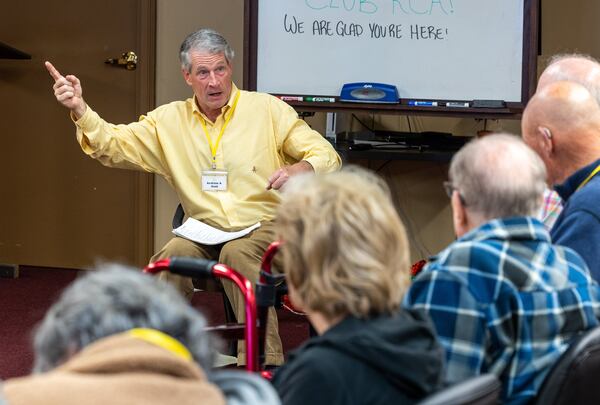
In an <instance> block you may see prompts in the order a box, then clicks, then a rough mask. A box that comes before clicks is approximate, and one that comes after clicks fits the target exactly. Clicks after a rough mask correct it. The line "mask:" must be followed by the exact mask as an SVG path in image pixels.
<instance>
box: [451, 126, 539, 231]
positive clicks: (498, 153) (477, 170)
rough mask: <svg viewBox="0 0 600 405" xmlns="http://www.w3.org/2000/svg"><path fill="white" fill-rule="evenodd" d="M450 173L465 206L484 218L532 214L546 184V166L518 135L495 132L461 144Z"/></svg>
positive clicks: (535, 211) (535, 210)
mask: <svg viewBox="0 0 600 405" xmlns="http://www.w3.org/2000/svg"><path fill="white" fill-rule="evenodd" d="M449 177H450V180H451V182H452V184H453V186H454V187H455V188H456V189H457V190H458V192H459V193H460V195H461V197H462V198H463V200H464V203H465V206H466V207H467V209H469V210H472V211H473V212H476V213H479V214H480V215H482V216H483V217H484V219H485V220H491V219H495V218H507V217H513V216H534V215H536V213H537V211H538V210H539V208H540V206H541V203H542V197H543V194H544V189H545V188H546V167H545V166H544V163H543V162H542V160H541V159H540V157H539V156H538V155H537V154H536V153H535V152H534V151H533V150H532V149H530V148H529V147H528V146H527V145H526V144H525V143H524V142H523V141H522V140H521V138H519V137H517V136H515V135H511V134H494V135H488V136H485V137H483V138H480V139H475V140H473V141H471V142H469V143H468V144H467V145H466V146H464V147H463V148H462V149H461V150H460V151H458V153H457V154H456V155H454V157H453V158H452V162H451V163H450V170H449Z"/></svg>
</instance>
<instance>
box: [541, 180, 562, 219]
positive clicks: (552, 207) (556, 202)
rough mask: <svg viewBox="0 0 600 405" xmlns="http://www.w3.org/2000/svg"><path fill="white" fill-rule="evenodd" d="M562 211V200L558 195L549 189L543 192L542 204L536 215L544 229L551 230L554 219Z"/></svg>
mask: <svg viewBox="0 0 600 405" xmlns="http://www.w3.org/2000/svg"><path fill="white" fill-rule="evenodd" d="M562 210H563V204H562V199H561V198H560V196H559V195H558V193H557V192H556V191H554V190H551V189H549V188H547V189H545V190H544V203H543V204H542V208H541V209H540V212H539V214H538V216H537V217H538V219H539V220H540V221H542V222H543V223H544V225H546V229H552V226H554V223H555V222H556V219H557V218H558V216H559V215H560V213H561V212H562Z"/></svg>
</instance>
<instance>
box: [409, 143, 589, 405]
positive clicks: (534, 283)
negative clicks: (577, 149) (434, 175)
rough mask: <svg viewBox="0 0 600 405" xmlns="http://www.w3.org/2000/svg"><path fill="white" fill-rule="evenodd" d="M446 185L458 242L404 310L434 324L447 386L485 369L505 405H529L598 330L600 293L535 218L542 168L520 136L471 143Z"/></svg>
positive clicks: (425, 275) (431, 268)
mask: <svg viewBox="0 0 600 405" xmlns="http://www.w3.org/2000/svg"><path fill="white" fill-rule="evenodd" d="M449 178H450V181H449V182H448V183H447V184H446V187H447V191H448V194H449V195H450V198H451V203H452V212H453V220H454V229H455V231H456V234H457V236H458V239H457V240H456V241H455V242H453V243H452V244H451V245H450V246H448V247H447V248H446V249H445V250H444V251H442V252H441V253H439V254H438V255H437V256H436V257H435V258H433V259H432V261H431V262H430V263H429V265H428V266H427V267H426V268H425V269H424V270H423V271H422V272H421V274H419V276H417V278H416V279H415V281H414V283H413V285H412V286H411V288H410V289H409V291H408V293H407V295H406V298H405V306H406V307H409V308H418V309H422V310H424V311H425V312H427V313H428V314H429V316H430V317H431V319H432V320H433V324H434V326H435V329H436V332H437V335H438V337H439V338H440V342H441V343H442V346H444V348H445V349H446V380H447V381H448V382H450V383H454V382H458V381H461V380H464V379H466V378H468V377H471V376H475V375H478V374H482V373H490V372H491V373H494V374H496V375H497V376H498V377H499V378H500V379H501V381H502V383H503V384H502V402H503V403H509V404H524V403H527V402H528V401H529V400H531V399H532V398H533V397H535V395H536V393H537V391H538V389H539V387H540V386H541V383H542V381H543V379H544V377H545V376H546V374H547V373H548V371H549V370H550V368H551V367H552V365H553V364H554V362H555V361H556V360H557V359H558V358H559V357H560V355H561V354H562V353H563V352H564V351H565V349H566V348H567V346H568V344H569V342H570V340H571V338H572V337H573V336H575V335H577V334H578V333H579V332H580V331H582V330H585V329H588V328H591V327H594V326H596V325H598V320H597V316H598V314H599V313H600V312H599V309H600V303H599V292H598V286H597V285H596V284H595V283H594V281H593V280H592V278H591V276H590V274H589V271H588V269H587V267H586V265H585V263H584V261H583V259H582V258H581V257H580V256H579V255H578V254H577V253H575V251H573V250H571V249H569V248H565V247H560V246H555V245H553V244H552V243H551V241H550V235H549V234H548V231H547V230H546V228H545V227H544V225H543V224H542V223H541V222H540V221H538V220H537V219H536V218H535V217H534V216H535V214H536V213H537V211H538V210H539V207H540V204H541V202H542V193H543V191H544V188H545V183H546V170H545V167H544V163H543V162H542V160H541V159H540V158H539V157H538V156H537V155H536V154H535V152H534V151H532V150H531V149H530V148H528V147H527V146H526V145H525V143H524V142H523V141H522V140H521V139H519V138H518V137H516V136H513V135H490V136H488V137H485V138H482V139H478V140H475V141H472V142H470V143H469V144H467V145H466V146H465V147H464V148H463V149H461V150H460V151H459V152H458V153H457V154H456V155H455V156H454V158H453V159H452V163H451V165H450V173H449Z"/></svg>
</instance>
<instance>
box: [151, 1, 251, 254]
mask: <svg viewBox="0 0 600 405" xmlns="http://www.w3.org/2000/svg"><path fill="white" fill-rule="evenodd" d="M243 26H244V1H243V0H219V1H211V0H157V33H156V35H157V41H156V42H157V49H156V53H157V55H156V105H161V104H164V103H167V102H170V101H173V100H182V99H186V98H188V97H191V95H192V92H191V90H190V88H189V87H188V85H187V84H186V83H185V82H184V81H183V77H182V75H181V68H180V65H179V46H180V45H181V42H182V41H183V39H184V38H185V36H186V35H187V34H189V33H190V32H193V31H195V30H197V29H199V28H214V29H215V30H217V31H219V32H220V33H222V34H223V35H224V36H225V37H226V38H227V40H228V41H229V43H230V44H231V46H232V47H233V49H234V50H235V51H236V55H235V60H234V72H233V80H234V81H235V83H236V84H237V85H239V86H240V87H241V85H242V61H243V59H244V55H243ZM155 179H156V180H155V198H154V203H155V207H156V208H155V216H154V223H155V224H156V225H155V231H154V246H155V250H157V249H159V248H160V247H161V246H163V245H164V244H165V243H166V241H168V240H169V239H170V238H171V236H172V235H171V219H172V217H173V212H174V211H175V207H177V204H178V203H179V201H178V199H177V195H176V194H175V193H174V192H173V190H172V189H171V187H170V186H169V185H168V184H167V183H166V182H165V181H164V180H163V179H162V178H160V177H159V176H155Z"/></svg>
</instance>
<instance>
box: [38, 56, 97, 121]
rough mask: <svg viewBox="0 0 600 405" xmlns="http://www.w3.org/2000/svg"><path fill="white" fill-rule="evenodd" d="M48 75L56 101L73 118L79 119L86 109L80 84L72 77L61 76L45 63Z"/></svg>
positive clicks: (50, 65)
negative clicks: (72, 115)
mask: <svg viewBox="0 0 600 405" xmlns="http://www.w3.org/2000/svg"><path fill="white" fill-rule="evenodd" d="M44 65H46V69H48V73H50V76H52V78H53V79H54V86H53V87H52V88H53V89H54V96H55V97H56V100H57V101H58V102H59V103H61V104H62V105H64V106H65V107H67V108H68V109H69V110H71V111H72V112H73V114H74V115H75V118H77V119H79V118H81V117H82V116H83V114H84V113H85V110H86V108H87V106H86V104H85V101H83V97H82V93H83V91H82V89H81V83H80V82H79V79H78V78H77V77H75V76H73V75H67V76H63V75H61V74H60V72H59V71H58V70H56V68H55V67H54V66H53V65H52V63H50V62H45V63H44Z"/></svg>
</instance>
